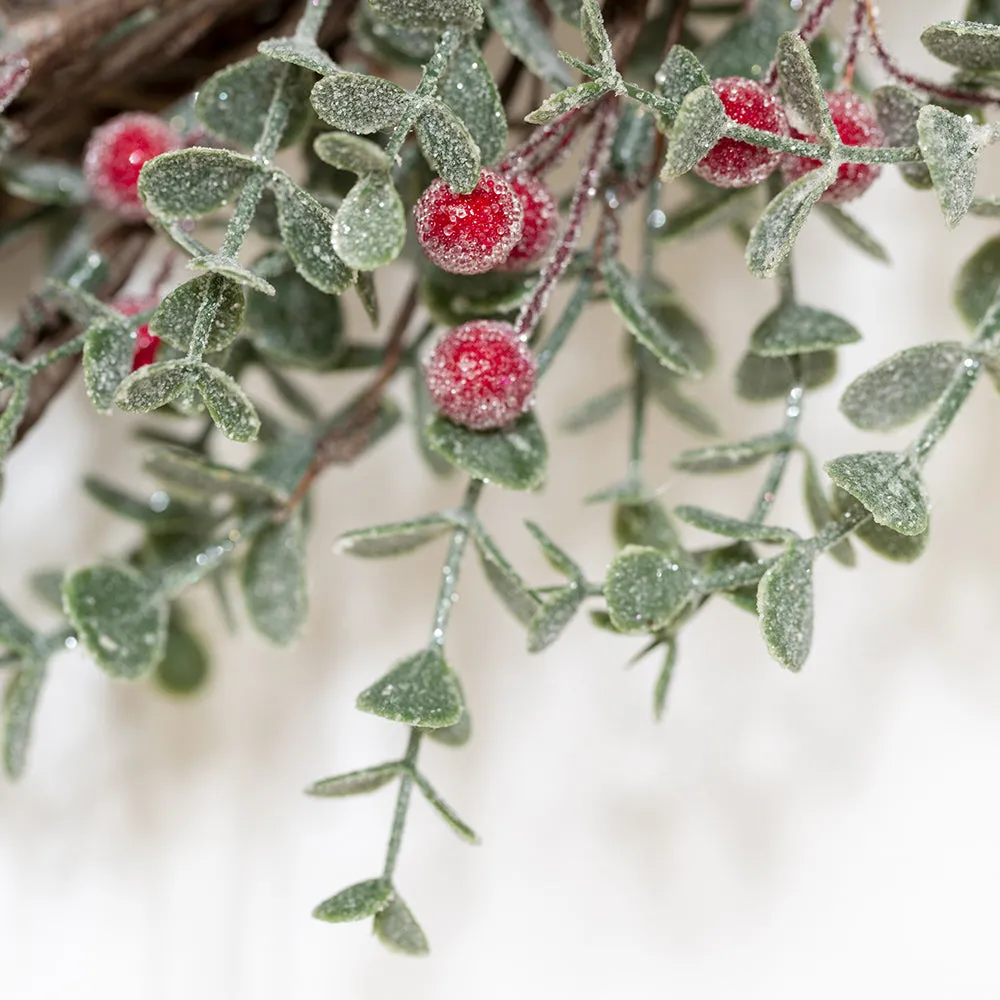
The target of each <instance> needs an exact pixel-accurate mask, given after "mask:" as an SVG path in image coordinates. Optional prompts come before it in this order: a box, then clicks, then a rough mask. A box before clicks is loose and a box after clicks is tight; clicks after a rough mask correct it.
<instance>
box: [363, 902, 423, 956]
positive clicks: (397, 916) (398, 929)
mask: <svg viewBox="0 0 1000 1000" xmlns="http://www.w3.org/2000/svg"><path fill="white" fill-rule="evenodd" d="M375 935H376V937H377V938H378V939H379V941H381V942H382V944H384V945H385V946H386V948H388V949H389V950H390V951H398V952H400V953H401V954H403V955H426V954H427V952H428V951H429V950H430V948H429V947H428V944H427V938H426V937H425V936H424V932H423V931H422V930H421V929H420V924H418V923H417V921H416V918H415V917H414V916H413V914H412V913H410V910H409V907H408V906H407V905H406V903H404V902H403V901H402V900H401V899H400V898H399V896H396V895H394V896H393V897H392V901H391V902H390V903H389V905H388V906H386V907H385V909H383V910H381V911H380V912H378V913H376V914H375Z"/></svg>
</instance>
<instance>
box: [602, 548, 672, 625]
mask: <svg viewBox="0 0 1000 1000" xmlns="http://www.w3.org/2000/svg"><path fill="white" fill-rule="evenodd" d="M691 584H692V579H691V571H690V570H689V569H687V568H686V567H685V566H681V565H679V564H678V563H675V562H673V561H672V560H671V559H670V558H669V556H667V555H666V554H665V553H663V552H661V551H660V550H659V549H652V548H643V547H641V546H637V545H628V546H626V547H625V548H624V549H622V551H621V552H620V553H619V554H618V556H617V557H616V558H615V559H614V561H613V562H612V563H611V565H610V566H609V567H608V575H607V578H606V579H605V581H604V595H605V598H606V599H607V602H608V612H609V613H610V615H611V621H612V623H613V624H614V626H615V628H616V629H618V631H619V632H647V631H651V630H653V629H657V628H659V627H661V626H662V625H665V624H666V623H667V622H668V621H670V619H671V618H673V617H674V615H676V614H677V613H678V612H679V611H680V610H681V608H682V607H683V606H684V604H685V603H686V601H687V599H688V597H689V595H690V593H691Z"/></svg>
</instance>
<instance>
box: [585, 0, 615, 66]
mask: <svg viewBox="0 0 1000 1000" xmlns="http://www.w3.org/2000/svg"><path fill="white" fill-rule="evenodd" d="M580 31H581V32H582V34H583V44H584V47H585V48H586V50H587V55H589V56H590V60H591V62H592V63H593V64H594V65H595V66H598V67H600V69H602V70H609V69H613V68H614V65H615V57H614V55H613V54H612V52H611V39H610V38H608V32H607V29H606V28H605V27H604V17H603V16H602V14H601V6H600V4H599V3H598V2H597V0H583V3H582V4H581V7H580Z"/></svg>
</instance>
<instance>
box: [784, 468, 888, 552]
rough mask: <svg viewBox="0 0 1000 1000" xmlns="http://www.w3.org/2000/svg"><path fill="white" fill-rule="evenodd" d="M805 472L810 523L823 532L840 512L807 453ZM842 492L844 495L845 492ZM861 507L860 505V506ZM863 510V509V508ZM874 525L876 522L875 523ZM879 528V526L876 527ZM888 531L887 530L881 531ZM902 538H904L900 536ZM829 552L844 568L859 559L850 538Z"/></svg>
mask: <svg viewBox="0 0 1000 1000" xmlns="http://www.w3.org/2000/svg"><path fill="white" fill-rule="evenodd" d="M805 458H806V461H805V470H804V477H803V493H804V499H805V503H806V510H807V511H808V513H809V521H810V523H811V524H812V526H813V528H814V529H815V530H816V532H817V533H819V532H820V531H822V530H823V529H824V528H825V527H826V526H827V525H828V524H830V523H831V522H832V521H833V520H834V519H835V517H837V516H839V514H840V513H841V512H840V511H835V510H834V508H833V506H832V504H831V502H830V500H829V499H828V498H827V495H826V492H825V490H824V487H823V483H822V481H821V480H820V476H819V469H818V468H817V467H816V462H815V461H814V460H813V457H812V455H811V454H809V452H805ZM836 491H837V487H834V492H835V493H836ZM840 492H842V493H843V490H841V491H840ZM844 496H845V497H848V498H849V499H850V501H851V503H854V504H856V503H857V501H856V500H855V499H854V497H851V496H849V494H847V493H844ZM858 506H859V507H860V504H858ZM862 509H863V508H862ZM873 523H874V522H873ZM876 527H877V526H876ZM879 530H887V529H881V528H880V529H879ZM900 537H901V538H902V537H904V536H902V535H901V536H900ZM827 552H829V553H830V555H831V556H832V557H833V558H834V559H836V560H837V562H839V563H840V564H841V565H842V566H848V567H851V566H854V565H855V563H856V562H857V559H856V557H855V555H854V549H853V547H852V546H851V540H850V539H849V538H842V539H841V540H840V541H839V542H837V544H836V545H832V546H831V547H830V548H829V549H827Z"/></svg>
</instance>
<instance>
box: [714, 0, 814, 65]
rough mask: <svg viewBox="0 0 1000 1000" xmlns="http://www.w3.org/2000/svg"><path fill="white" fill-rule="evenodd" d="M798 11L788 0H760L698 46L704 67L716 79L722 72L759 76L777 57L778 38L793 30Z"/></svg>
mask: <svg viewBox="0 0 1000 1000" xmlns="http://www.w3.org/2000/svg"><path fill="white" fill-rule="evenodd" d="M797 19H798V15H797V13H796V11H795V10H794V9H793V8H792V6H791V5H790V4H788V3H786V2H785V0H758V2H757V3H756V4H754V7H753V10H752V12H751V13H749V14H747V15H744V16H743V17H740V18H737V19H736V21H735V22H734V23H733V25H732V27H731V28H729V29H728V30H727V31H725V32H724V33H723V34H721V35H720V36H719V37H718V38H716V39H715V40H713V41H712V42H710V43H709V44H708V45H706V46H705V47H704V48H702V49H700V50H699V54H700V57H701V61H702V62H703V63H704V65H705V71H706V72H707V73H708V75H709V76H710V77H711V78H712V79H713V80H714V79H716V78H717V77H722V76H746V77H751V78H753V79H759V78H760V77H761V76H763V75H764V73H765V71H766V70H767V67H768V65H769V64H770V62H771V59H772V58H773V57H774V52H775V49H776V48H777V45H778V39H779V38H780V37H781V34H782V33H783V32H785V31H791V30H792V29H793V28H794V27H795V24H796V21H797Z"/></svg>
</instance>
